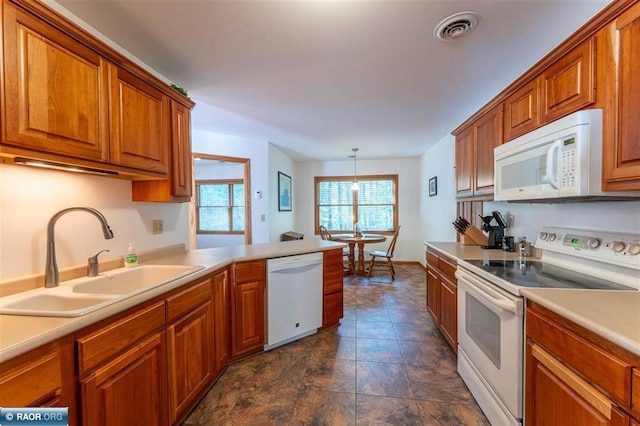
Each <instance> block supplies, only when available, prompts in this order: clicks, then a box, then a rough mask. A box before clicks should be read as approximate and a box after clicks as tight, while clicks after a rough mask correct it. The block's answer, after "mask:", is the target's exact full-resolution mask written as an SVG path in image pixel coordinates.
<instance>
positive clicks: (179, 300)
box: [166, 279, 211, 322]
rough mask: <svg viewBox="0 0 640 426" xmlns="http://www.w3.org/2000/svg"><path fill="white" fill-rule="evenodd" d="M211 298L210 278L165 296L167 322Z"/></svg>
mask: <svg viewBox="0 0 640 426" xmlns="http://www.w3.org/2000/svg"><path fill="white" fill-rule="evenodd" d="M210 300H211V280H209V279H206V280H203V281H200V282H199V283H197V284H195V285H193V286H191V287H189V288H188V289H186V290H184V291H181V292H180V293H177V294H174V295H173V296H170V297H167V299H166V301H167V306H166V308H167V322H172V321H173V320H174V319H176V318H178V317H180V316H182V315H184V314H185V313H187V312H189V311H191V310H192V309H193V308H196V307H198V306H199V305H201V304H203V303H205V302H208V301H210Z"/></svg>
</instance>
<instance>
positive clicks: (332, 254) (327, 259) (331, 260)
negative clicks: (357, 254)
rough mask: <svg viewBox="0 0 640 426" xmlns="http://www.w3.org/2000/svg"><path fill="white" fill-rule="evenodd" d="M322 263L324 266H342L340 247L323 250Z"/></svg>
mask: <svg viewBox="0 0 640 426" xmlns="http://www.w3.org/2000/svg"><path fill="white" fill-rule="evenodd" d="M323 263H324V267H325V268H326V267H327V266H340V267H342V249H338V250H327V251H325V252H324V257H323Z"/></svg>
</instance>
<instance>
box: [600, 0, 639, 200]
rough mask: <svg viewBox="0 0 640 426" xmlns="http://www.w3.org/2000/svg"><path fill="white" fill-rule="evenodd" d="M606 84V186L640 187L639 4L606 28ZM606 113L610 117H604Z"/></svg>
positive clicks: (604, 159) (612, 188) (635, 188)
mask: <svg viewBox="0 0 640 426" xmlns="http://www.w3.org/2000/svg"><path fill="white" fill-rule="evenodd" d="M607 30H608V31H607V32H608V35H609V40H608V45H607V46H606V48H607V50H608V52H607V53H608V55H606V56H605V55H603V56H605V58H603V60H607V59H609V62H608V64H610V66H609V67H608V68H607V71H608V72H609V79H608V85H609V86H610V87H611V90H612V91H613V96H612V100H613V101H612V104H613V105H612V108H611V109H612V111H611V112H610V113H609V114H606V111H605V124H604V125H605V129H604V137H605V140H604V143H603V162H604V164H603V166H604V167H603V181H604V182H603V183H604V188H605V190H640V76H639V75H638V70H639V69H640V43H638V40H640V4H636V5H635V6H633V7H631V8H630V9H628V10H627V11H626V12H625V13H623V14H622V15H620V16H619V17H618V18H617V19H616V20H615V21H614V22H613V24H612V25H611V26H610V27H609V28H608V29H607ZM607 117H609V119H607Z"/></svg>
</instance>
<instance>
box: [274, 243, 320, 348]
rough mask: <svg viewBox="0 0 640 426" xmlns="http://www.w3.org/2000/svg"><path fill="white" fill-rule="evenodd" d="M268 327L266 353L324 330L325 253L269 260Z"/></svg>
mask: <svg viewBox="0 0 640 426" xmlns="http://www.w3.org/2000/svg"><path fill="white" fill-rule="evenodd" d="M267 324H268V333H267V344H266V345H265V346H264V349H265V350H269V349H273V348H275V347H278V346H281V345H284V344H285V343H289V342H292V341H294V340H296V339H299V338H301V337H304V336H308V335H310V334H313V333H315V332H316V331H317V330H318V328H319V327H320V326H322V253H311V254H303V255H297V256H287V257H279V258H276V259H267Z"/></svg>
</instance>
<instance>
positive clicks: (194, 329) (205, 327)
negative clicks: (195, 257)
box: [166, 279, 215, 423]
mask: <svg viewBox="0 0 640 426" xmlns="http://www.w3.org/2000/svg"><path fill="white" fill-rule="evenodd" d="M166 304H167V313H168V314H167V317H169V318H170V312H171V311H172V305H174V306H176V309H180V308H182V309H180V311H181V312H180V314H182V315H183V316H180V317H179V318H178V319H177V320H175V321H173V322H172V323H171V324H170V325H169V326H168V327H167V366H168V380H169V382H168V384H169V421H170V423H175V422H176V420H178V419H180V418H181V417H182V416H184V415H185V414H186V412H187V411H188V409H189V408H191V405H192V404H193V403H194V402H195V401H196V399H197V398H198V397H199V395H200V393H201V392H202V391H203V390H204V389H205V388H206V387H207V385H209V383H211V381H213V379H214V365H215V352H214V348H213V346H214V334H213V299H212V292H211V281H210V280H209V279H207V280H204V281H203V282H200V283H198V284H195V285H194V286H191V287H190V288H188V289H186V290H184V291H182V292H180V293H178V294H176V295H173V296H171V297H170V298H167V300H166ZM176 309H173V310H176Z"/></svg>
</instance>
